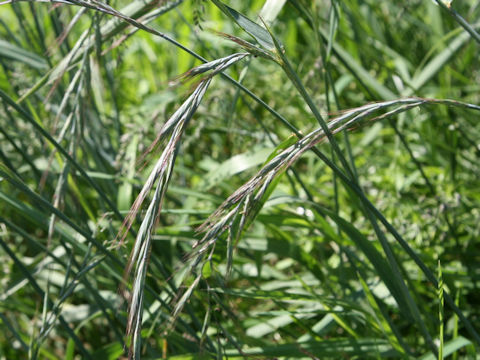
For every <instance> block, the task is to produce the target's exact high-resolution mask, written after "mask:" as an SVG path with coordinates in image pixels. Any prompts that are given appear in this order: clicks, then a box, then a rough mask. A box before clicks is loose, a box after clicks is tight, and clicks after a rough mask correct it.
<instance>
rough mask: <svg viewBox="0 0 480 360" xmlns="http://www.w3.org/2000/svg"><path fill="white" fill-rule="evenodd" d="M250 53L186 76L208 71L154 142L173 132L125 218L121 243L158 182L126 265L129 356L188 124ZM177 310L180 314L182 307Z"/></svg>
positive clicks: (134, 351) (134, 350) (133, 353)
mask: <svg viewBox="0 0 480 360" xmlns="http://www.w3.org/2000/svg"><path fill="white" fill-rule="evenodd" d="M246 56H248V54H247V53H239V54H233V55H230V56H227V57H225V58H222V59H218V60H215V61H212V62H211V63H207V64H203V65H201V66H199V67H197V68H195V69H192V70H191V71H189V72H188V73H186V74H185V75H184V76H185V77H187V78H188V77H192V76H196V75H203V74H206V75H204V78H203V79H202V80H201V81H200V82H199V84H198V85H197V87H196V89H195V90H194V91H193V93H192V94H191V95H190V96H189V97H188V99H187V100H186V101H185V102H184V103H183V104H182V105H181V106H180V107H179V108H178V110H177V111H176V112H175V113H174V114H173V115H172V116H171V117H170V119H169V120H168V121H167V122H166V123H165V124H164V126H163V127H162V129H161V131H160V133H159V135H158V136H157V139H156V140H155V141H154V145H156V143H157V142H159V141H162V140H163V139H164V138H166V136H167V135H168V134H170V138H169V139H168V141H167V144H166V145H165V148H164V150H163V152H162V154H161V156H160V158H159V159H158V160H157V163H156V164H155V166H154V168H153V170H152V172H151V173H150V176H149V177H148V179H147V181H146V182H145V184H144V186H143V188H142V190H141V191H140V194H139V195H138V197H137V199H136V200H135V202H134V204H133V206H132V208H131V210H130V212H129V214H128V216H127V217H126V218H125V221H124V225H123V229H122V230H123V233H122V232H120V234H119V235H120V241H119V243H120V244H121V243H123V241H124V240H125V237H126V235H127V233H128V230H129V228H130V227H131V225H132V223H133V221H134V219H135V216H136V214H137V213H138V211H139V210H140V208H141V206H142V204H143V202H144V201H145V199H146V197H147V195H148V194H149V193H150V192H151V190H152V189H153V187H154V186H155V183H156V184H157V185H156V187H155V191H154V195H153V198H152V200H151V201H150V204H149V206H148V209H147V212H146V214H145V217H144V219H143V221H142V224H141V226H140V229H139V231H138V234H137V237H136V240H135V244H134V247H133V250H132V252H131V254H130V257H129V260H128V263H127V266H126V268H125V275H124V279H125V280H126V279H127V278H128V277H129V276H130V273H131V272H132V270H133V280H132V291H131V295H127V298H128V300H129V306H128V319H127V329H126V335H127V339H128V342H127V343H129V359H139V358H140V353H141V326H142V315H143V295H144V288H145V277H146V273H147V268H148V263H149V256H150V248H151V242H152V236H153V231H154V229H155V225H156V224H157V223H158V220H159V217H160V214H161V210H162V203H163V199H164V197H165V194H166V192H167V189H168V184H169V181H170V178H171V176H172V172H173V168H174V165H175V158H176V155H177V152H178V148H179V146H180V144H181V139H182V136H183V134H184V131H185V128H186V127H187V125H188V123H189V121H190V119H191V118H192V116H193V115H194V113H195V111H196V110H197V109H198V107H199V106H200V102H201V101H202V99H203V97H204V95H205V92H206V91H207V89H208V87H209V85H210V83H211V81H212V78H213V77H214V76H215V75H217V74H219V73H221V72H222V71H224V70H225V69H226V68H228V67H229V66H231V65H232V64H234V63H236V62H238V61H240V60H242V59H243V58H245V57H246ZM151 148H152V147H151ZM197 283H198V280H197ZM123 286H124V285H122V289H124V287H123ZM194 288H195V286H192V287H191V288H190V292H191V291H193V289H194ZM124 293H125V292H124ZM176 313H177V314H178V308H177V310H176Z"/></svg>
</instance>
